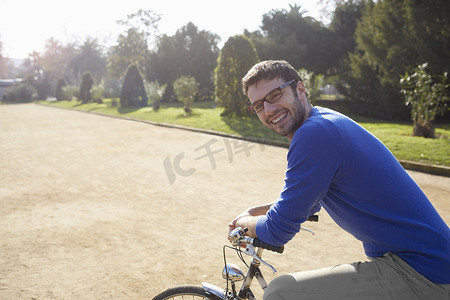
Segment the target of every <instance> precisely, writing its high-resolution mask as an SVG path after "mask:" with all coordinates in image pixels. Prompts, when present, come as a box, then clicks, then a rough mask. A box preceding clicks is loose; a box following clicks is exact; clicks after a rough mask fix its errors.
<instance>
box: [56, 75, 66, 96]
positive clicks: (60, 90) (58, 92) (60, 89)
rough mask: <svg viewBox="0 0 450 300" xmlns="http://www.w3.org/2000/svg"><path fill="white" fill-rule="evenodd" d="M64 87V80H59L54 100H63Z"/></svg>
mask: <svg viewBox="0 0 450 300" xmlns="http://www.w3.org/2000/svg"><path fill="white" fill-rule="evenodd" d="M65 86H66V81H65V80H64V79H62V78H61V79H59V80H58V83H57V84H56V90H55V97H56V100H58V101H61V100H64V94H63V88H64V87H65Z"/></svg>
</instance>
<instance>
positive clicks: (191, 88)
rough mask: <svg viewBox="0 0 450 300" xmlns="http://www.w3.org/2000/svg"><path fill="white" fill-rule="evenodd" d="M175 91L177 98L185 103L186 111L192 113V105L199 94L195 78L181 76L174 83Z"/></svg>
mask: <svg viewBox="0 0 450 300" xmlns="http://www.w3.org/2000/svg"><path fill="white" fill-rule="evenodd" d="M173 91H174V93H175V96H177V98H178V99H179V100H180V101H181V102H183V103H184V111H185V112H187V113H190V112H192V109H191V103H192V102H194V99H195V96H196V95H197V92H198V83H197V81H196V80H195V78H194V77H192V76H189V75H185V76H181V77H180V78H178V79H177V80H175V82H174V83H173Z"/></svg>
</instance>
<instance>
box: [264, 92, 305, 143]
mask: <svg viewBox="0 0 450 300" xmlns="http://www.w3.org/2000/svg"><path fill="white" fill-rule="evenodd" d="M294 103H295V106H293V107H292V122H291V123H290V124H288V126H287V127H285V128H283V131H282V132H278V131H277V130H275V129H274V128H271V129H272V130H273V131H275V132H276V133H278V134H279V135H281V136H284V137H286V136H287V135H289V134H292V135H293V134H294V133H295V132H296V131H297V129H299V128H300V126H302V124H303V122H305V119H306V116H305V111H306V109H305V106H304V105H303V103H302V102H301V101H300V98H299V97H298V96H297V95H295V101H294Z"/></svg>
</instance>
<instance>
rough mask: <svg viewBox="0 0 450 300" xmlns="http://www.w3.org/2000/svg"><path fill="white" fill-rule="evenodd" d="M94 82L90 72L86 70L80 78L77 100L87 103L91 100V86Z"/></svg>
mask: <svg viewBox="0 0 450 300" xmlns="http://www.w3.org/2000/svg"><path fill="white" fill-rule="evenodd" d="M93 84H94V80H93V79H92V76H91V73H89V72H86V73H84V74H83V78H82V79H81V85H80V93H79V97H78V100H81V101H82V102H83V103H88V102H89V101H91V100H92V96H91V88H92V85H93Z"/></svg>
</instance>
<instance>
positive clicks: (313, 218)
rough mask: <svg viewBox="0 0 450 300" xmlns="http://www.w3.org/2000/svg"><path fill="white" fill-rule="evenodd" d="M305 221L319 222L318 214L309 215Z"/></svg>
mask: <svg viewBox="0 0 450 300" xmlns="http://www.w3.org/2000/svg"><path fill="white" fill-rule="evenodd" d="M306 221H310V222H319V216H318V215H312V216H309V218H308V219H307V220H306Z"/></svg>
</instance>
